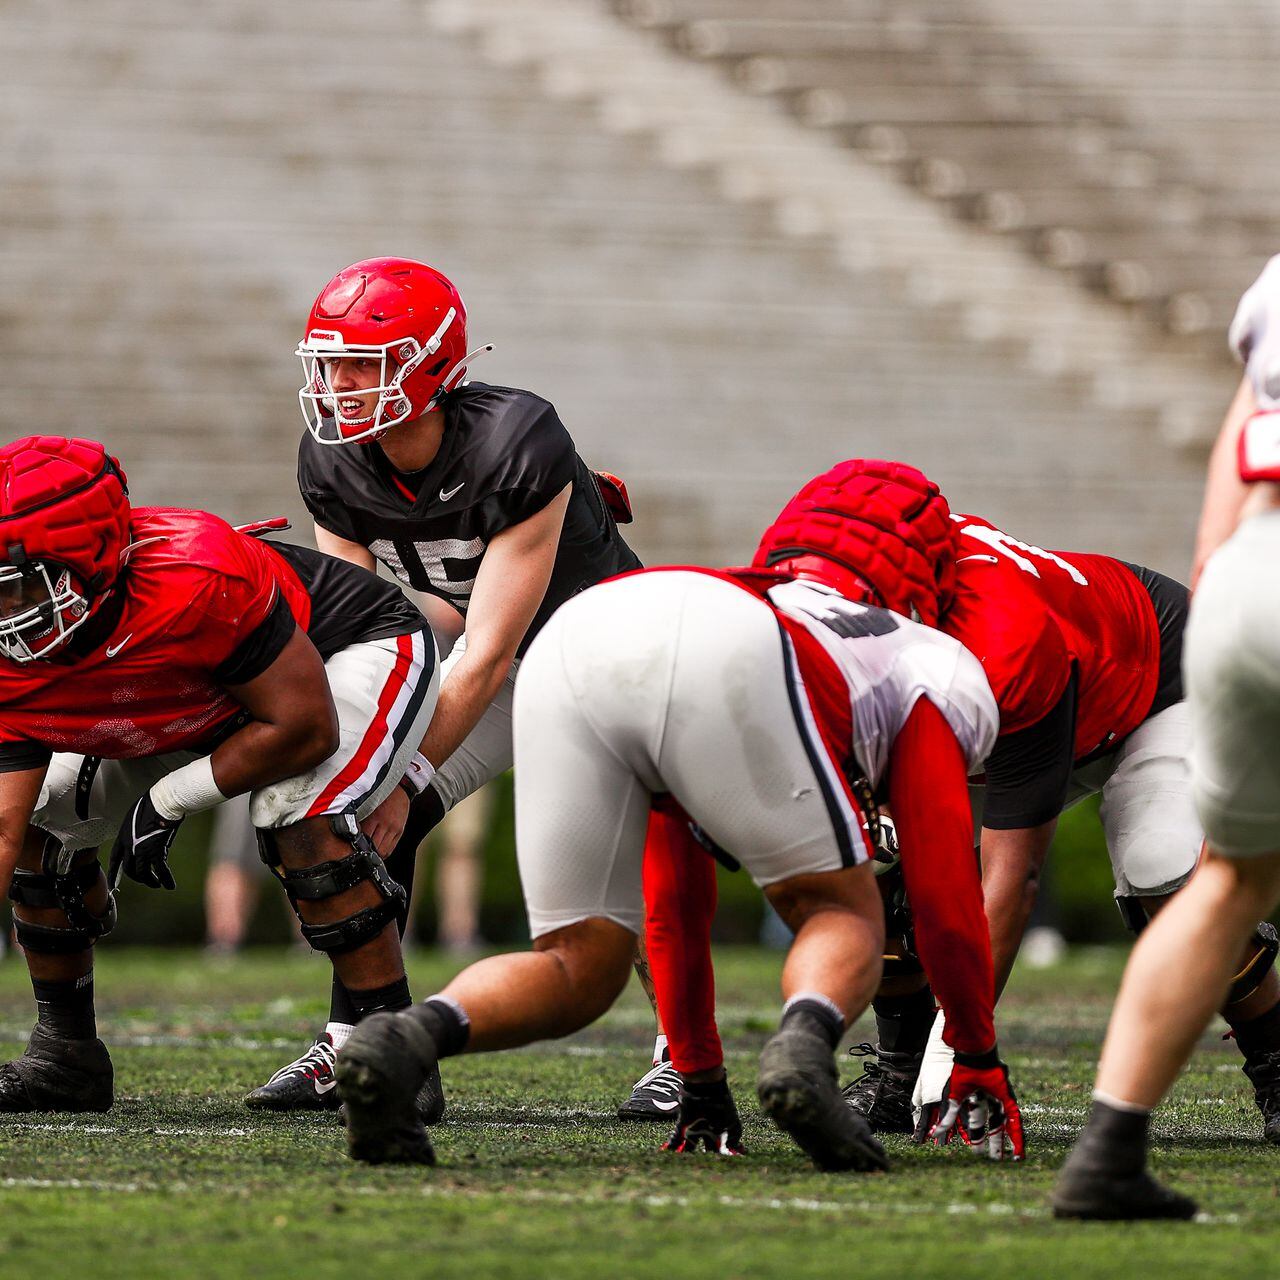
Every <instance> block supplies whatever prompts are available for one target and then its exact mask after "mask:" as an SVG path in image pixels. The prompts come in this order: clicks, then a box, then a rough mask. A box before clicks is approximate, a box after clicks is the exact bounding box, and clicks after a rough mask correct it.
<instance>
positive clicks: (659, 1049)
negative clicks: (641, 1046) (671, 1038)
mask: <svg viewBox="0 0 1280 1280" xmlns="http://www.w3.org/2000/svg"><path fill="white" fill-rule="evenodd" d="M670 1057H671V1054H670V1053H669V1052H668V1050H667V1037H666V1036H659V1037H658V1038H657V1039H656V1040H655V1041H654V1042H653V1065H654V1066H655V1067H656V1066H657V1065H658V1063H660V1062H666V1061H667V1059H668V1058H670Z"/></svg>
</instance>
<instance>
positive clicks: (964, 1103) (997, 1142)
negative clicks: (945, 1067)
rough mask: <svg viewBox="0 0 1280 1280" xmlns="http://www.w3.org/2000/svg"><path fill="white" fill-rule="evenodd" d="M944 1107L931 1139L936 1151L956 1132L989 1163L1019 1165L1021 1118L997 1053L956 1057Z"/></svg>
mask: <svg viewBox="0 0 1280 1280" xmlns="http://www.w3.org/2000/svg"><path fill="white" fill-rule="evenodd" d="M944 1104H945V1105H944V1109H943V1112H942V1116H941V1117H940V1119H939V1120H938V1122H937V1123H936V1124H935V1125H934V1126H933V1129H932V1130H931V1132H930V1134H929V1140H930V1141H931V1142H933V1143H935V1144H936V1145H937V1146H945V1145H946V1144H947V1143H948V1142H950V1141H951V1138H952V1136H953V1135H954V1134H955V1133H957V1132H958V1133H959V1134H960V1136H961V1138H963V1139H964V1141H965V1142H967V1143H968V1144H969V1146H970V1147H971V1148H972V1149H973V1150H974V1151H975V1152H977V1153H978V1154H980V1155H981V1154H986V1155H987V1156H988V1157H989V1158H990V1159H992V1160H1021V1159H1022V1158H1023V1156H1024V1155H1025V1154H1026V1140H1025V1137H1024V1135H1023V1132H1022V1112H1021V1111H1020V1110H1019V1109H1018V1099H1017V1098H1016V1097H1015V1096H1014V1092H1013V1085H1012V1084H1011V1083H1010V1081H1009V1068H1008V1067H1006V1066H1005V1065H1004V1063H1003V1062H1001V1061H1000V1059H999V1057H998V1056H997V1054H996V1051H995V1049H992V1050H991V1052H990V1053H988V1054H980V1055H974V1056H972V1057H970V1056H968V1055H966V1054H962V1053H961V1054H957V1055H956V1064H955V1066H954V1067H953V1068H952V1071H951V1079H950V1081H949V1082H948V1084H947V1091H946V1095H945V1098H944Z"/></svg>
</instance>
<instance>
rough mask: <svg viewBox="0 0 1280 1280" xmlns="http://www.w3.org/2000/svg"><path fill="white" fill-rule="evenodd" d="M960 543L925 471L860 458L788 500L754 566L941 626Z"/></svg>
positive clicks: (817, 479) (767, 532) (942, 500)
mask: <svg viewBox="0 0 1280 1280" xmlns="http://www.w3.org/2000/svg"><path fill="white" fill-rule="evenodd" d="M958 545H959V542H958V535H957V534H956V531H955V523H954V521H952V519H951V508H950V507H949V506H948V505H947V500H946V498H944V497H943V496H942V493H941V491H940V490H939V489H938V486H937V485H936V484H934V483H933V481H932V480H930V479H929V477H928V476H926V475H925V474H924V473H923V472H922V471H917V470H916V468H915V467H911V466H908V465H907V464H906V463H904V462H884V461H881V460H879V459H874V458H854V459H851V460H849V461H847V462H841V463H838V464H837V465H836V466H834V467H832V468H831V470H830V471H825V472H823V474H822V475H820V476H816V477H815V478H814V479H812V480H810V481H809V483H808V484H806V485H805V486H804V488H802V489H801V490H800V492H799V493H797V494H796V495H795V497H794V498H792V499H791V501H790V502H788V503H787V505H786V506H785V507H783V509H782V512H781V513H780V514H779V516H778V518H777V519H776V520H775V521H774V522H773V524H771V525H770V526H769V528H768V529H766V530H765V532H764V536H763V537H762V538H761V539H760V545H759V547H758V548H757V549H756V554H755V559H754V561H753V562H752V563H753V564H756V565H764V566H770V567H774V566H776V567H778V568H785V569H788V570H789V571H790V572H792V573H794V574H796V575H797V576H798V577H812V578H816V579H818V580H819V581H821V582H825V583H827V585H828V586H831V587H834V588H835V589H836V590H837V591H839V592H840V593H841V594H842V595H844V596H846V597H848V598H850V599H854V600H865V601H868V602H870V603H874V604H882V605H884V606H885V607H887V608H889V609H892V610H894V611H895V612H896V613H901V614H904V615H906V616H908V617H910V616H911V615H912V614H913V613H914V615H915V616H916V617H918V618H919V619H920V620H921V621H922V622H926V623H928V624H929V625H930V626H935V625H937V622H938V619H939V617H940V616H941V614H942V613H943V612H944V611H945V610H946V608H947V606H948V605H949V604H950V602H951V597H952V595H953V593H954V590H955V561H956V556H957V554H958V550H957V548H958Z"/></svg>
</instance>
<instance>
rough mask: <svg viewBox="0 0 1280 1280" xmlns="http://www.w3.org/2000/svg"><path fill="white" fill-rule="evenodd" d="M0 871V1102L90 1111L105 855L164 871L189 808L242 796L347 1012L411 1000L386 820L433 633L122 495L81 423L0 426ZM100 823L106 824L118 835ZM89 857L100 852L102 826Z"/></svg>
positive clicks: (419, 776)
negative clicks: (11, 1016)
mask: <svg viewBox="0 0 1280 1280" xmlns="http://www.w3.org/2000/svg"><path fill="white" fill-rule="evenodd" d="M0 548H3V552H2V554H0V888H2V889H5V890H8V892H9V896H10V898H11V899H12V900H13V903H14V911H13V914H14V925H15V930H16V932H17V937H18V941H19V942H20V943H21V945H22V948H23V952H24V955H25V957H26V961H27V965H28V968H29V969H30V973H31V981H32V986H33V987H34V989H35V998H36V1007H37V1016H38V1022H37V1024H36V1027H35V1030H34V1031H33V1032H32V1034H31V1038H30V1041H29V1042H28V1045H27V1048H26V1051H25V1053H23V1055H22V1056H21V1057H20V1058H18V1059H17V1060H16V1061H14V1062H10V1063H5V1064H3V1065H2V1066H0V1110H2V1111H32V1110H41V1111H45V1110H51V1111H105V1110H107V1109H108V1108H109V1107H110V1106H111V1104H112V1100H113V1072H112V1066H111V1059H110V1057H109V1055H108V1053H107V1050H106V1048H105V1047H104V1046H103V1044H102V1041H101V1040H99V1039H98V1038H97V1025H96V1018H95V1014H94V990H93V955H94V944H95V943H96V941H97V939H98V938H100V937H102V936H104V935H105V934H106V933H108V932H109V931H110V930H111V928H112V926H113V924H114V923H115V917H116V911H115V902H114V894H113V892H112V890H113V889H114V888H115V886H116V885H117V884H118V882H119V878H120V876H121V875H127V876H129V877H131V878H132V879H134V880H136V881H138V882H140V883H141V884H144V885H147V886H148V887H150V888H166V889H172V888H174V879H173V874H172V872H171V871H170V869H169V865H168V854H169V850H170V847H171V845H172V843H173V840H174V837H175V835H176V833H177V831H178V828H179V826H180V825H181V823H182V821H183V819H184V818H186V817H187V815H188V814H191V813H196V812H198V811H200V810H202V809H207V808H211V807H212V806H213V805H215V804H217V803H219V802H220V801H222V800H224V799H225V798H227V797H228V796H234V795H239V794H242V793H244V792H249V793H251V805H250V812H251V816H252V820H253V823H254V826H255V827H256V828H257V829H258V833H259V841H260V844H261V847H262V851H263V857H264V860H266V861H267V862H268V864H269V865H270V866H271V867H272V869H273V870H274V872H275V874H276V875H277V876H278V877H279V879H280V880H281V882H282V883H283V885H284V888H285V891H286V893H287V894H288V895H289V899H290V901H291V902H292V903H293V905H294V907H295V909H296V911H297V913H298V915H299V917H300V919H301V921H302V932H303V935H304V937H305V938H306V939H307V941H308V942H310V944H311V945H312V947H314V948H316V949H317V950H321V951H325V952H328V953H329V955H330V956H331V958H332V961H333V967H334V971H335V972H336V973H337V974H339V975H340V977H341V979H342V981H343V983H344V985H345V986H346V988H347V990H348V991H349V992H350V993H351V997H352V1000H353V1003H354V1005H355V1008H356V1012H357V1016H359V1017H363V1016H364V1015H365V1014H368V1013H370V1012H373V1011H375V1010H382V1009H395V1008H402V1007H404V1006H406V1005H408V1004H409V1003H410V998H409V988H408V984H407V982H406V980H405V975H404V966H403V964H402V962H401V957H400V945H399V939H398V937H397V934H396V930H395V928H394V926H393V920H394V917H395V912H396V909H397V907H398V906H399V902H400V899H401V897H402V892H401V890H400V889H399V887H398V886H396V885H395V884H394V883H393V882H392V880H391V879H390V877H389V876H388V875H387V873H386V871H385V869H384V867H383V864H382V859H381V857H380V856H379V850H378V848H377V847H376V845H375V841H374V840H373V839H372V838H371V837H370V835H369V834H368V831H367V830H366V829H365V828H374V829H377V830H379V831H381V832H382V833H384V838H386V839H389V840H390V839H394V830H393V829H394V818H391V819H389V818H387V817H386V816H385V815H384V813H383V810H384V808H385V806H386V801H387V798H388V797H389V796H390V795H391V794H392V792H398V793H399V794H401V795H403V794H404V790H411V791H414V792H417V791H419V790H420V789H421V788H422V787H424V786H425V785H426V783H427V782H429V781H430V772H431V771H430V766H429V765H427V764H426V762H425V761H424V760H422V759H421V758H420V757H418V756H417V755H416V748H417V745H418V743H419V741H420V740H421V738H422V734H423V732H424V731H425V729H426V725H427V723H428V721H429V720H430V717H431V714H432V710H433V708H434V705H435V698H436V689H437V675H436V662H435V645H434V642H433V640H432V637H431V633H430V631H429V630H428V629H427V627H426V623H425V622H424V620H423V618H422V615H421V614H420V613H419V612H418V610H417V609H416V608H415V607H414V606H413V605H412V604H411V603H410V602H409V601H408V600H406V599H405V598H404V595H403V593H402V592H400V591H399V590H398V589H397V588H395V587H394V586H393V585H392V584H390V583H383V582H380V581H379V580H378V579H377V578H376V577H374V576H373V575H372V574H369V573H365V572H363V571H362V570H359V569H355V568H353V567H352V566H350V565H346V564H343V563H341V562H340V561H336V560H332V559H330V558H329V557H327V556H323V555H320V554H319V553H317V552H314V551H309V550H306V549H303V548H298V547H290V546H284V545H280V546H272V545H269V544H267V543H264V542H261V541H259V540H257V539H256V538H254V537H251V536H249V535H248V534H246V533H243V532H238V531H237V530H235V529H233V528H232V527H231V526H230V525H228V524H226V523H225V522H224V521H222V520H220V519H218V518H217V517H216V516H212V515H208V514H206V513H205V512H202V511H184V510H176V509H171V508H163V507H138V508H134V507H132V506H131V504H130V502H129V498H128V491H127V488H126V485H125V476H124V472H123V471H122V470H121V468H120V465H119V463H118V462H117V461H116V460H115V459H114V458H112V457H110V456H109V455H108V454H107V453H106V451H105V450H104V449H103V447H102V446H101V445H100V444H95V443H93V442H91V441H87V440H71V439H65V438H63V437H60V436H36V437H28V438H26V439H22V440H18V441H16V442H14V443H13V444H10V445H6V446H5V447H4V448H3V449H0ZM117 833H118V834H117ZM113 834H114V835H115V844H114V847H113V849H112V853H111V865H110V875H109V877H107V876H104V875H103V872H102V868H101V866H100V865H99V862H98V857H97V849H98V846H99V845H100V844H101V843H102V842H103V841H104V840H106V839H109V838H110V837H111V836H112V835H113Z"/></svg>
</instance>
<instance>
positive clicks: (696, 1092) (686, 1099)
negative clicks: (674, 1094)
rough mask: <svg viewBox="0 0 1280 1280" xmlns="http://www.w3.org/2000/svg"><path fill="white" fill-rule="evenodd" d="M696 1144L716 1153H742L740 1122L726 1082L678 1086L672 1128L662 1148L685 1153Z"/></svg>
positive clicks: (724, 1154) (731, 1154)
mask: <svg viewBox="0 0 1280 1280" xmlns="http://www.w3.org/2000/svg"><path fill="white" fill-rule="evenodd" d="M717 1085H718V1087H717ZM691 1089H692V1090H693V1092H690V1090H691ZM699 1147H701V1148H702V1149H703V1150H706V1151H710V1152H711V1154H712V1155H717V1156H742V1155H746V1150H745V1149H744V1148H743V1145H742V1121H741V1120H739V1119H738V1108H737V1107H736V1106H734V1103H733V1094H732V1093H730V1092H729V1085H728V1082H727V1081H724V1080H721V1081H718V1082H716V1083H715V1084H709V1085H707V1084H703V1085H685V1086H682V1087H681V1089H680V1110H679V1111H678V1112H677V1113H676V1127H675V1131H674V1132H673V1133H672V1135H671V1137H670V1138H668V1139H667V1141H666V1142H665V1143H663V1146H662V1149H663V1150H664V1151H677V1152H680V1153H681V1154H684V1155H687V1154H690V1153H692V1152H695V1151H697V1150H698V1149H699Z"/></svg>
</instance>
